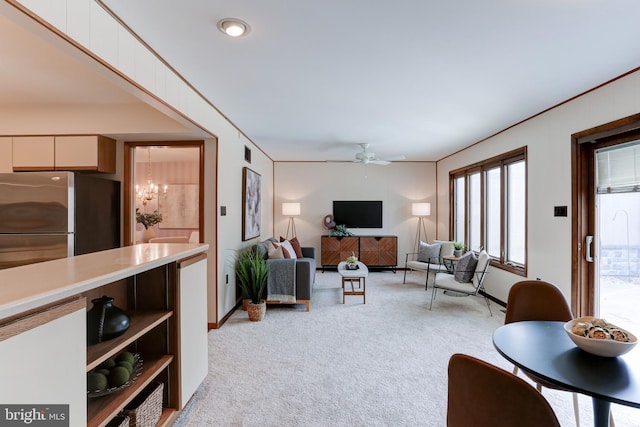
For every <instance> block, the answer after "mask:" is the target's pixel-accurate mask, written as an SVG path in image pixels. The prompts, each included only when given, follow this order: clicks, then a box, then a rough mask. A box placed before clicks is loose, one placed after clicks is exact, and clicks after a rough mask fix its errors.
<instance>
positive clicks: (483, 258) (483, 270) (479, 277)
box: [473, 250, 491, 288]
mask: <svg viewBox="0 0 640 427" xmlns="http://www.w3.org/2000/svg"><path fill="white" fill-rule="evenodd" d="M489 262H491V258H489V254H488V253H487V251H485V250H482V251H480V253H479V254H478V263H477V264H476V272H475V273H474V275H473V286H475V287H476V288H479V287H480V285H482V281H483V280H484V276H485V275H486V274H487V270H488V269H489Z"/></svg>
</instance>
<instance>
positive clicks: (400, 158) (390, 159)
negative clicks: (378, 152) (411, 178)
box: [380, 155, 407, 162]
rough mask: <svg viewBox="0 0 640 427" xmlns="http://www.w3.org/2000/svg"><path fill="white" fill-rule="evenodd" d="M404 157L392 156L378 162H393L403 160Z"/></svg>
mask: <svg viewBox="0 0 640 427" xmlns="http://www.w3.org/2000/svg"><path fill="white" fill-rule="evenodd" d="M406 158H407V157H406V156H403V155H400V156H393V157H385V158H384V159H380V160H387V161H389V162H395V161H396V160H404V159H406Z"/></svg>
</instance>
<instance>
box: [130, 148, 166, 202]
mask: <svg viewBox="0 0 640 427" xmlns="http://www.w3.org/2000/svg"><path fill="white" fill-rule="evenodd" d="M147 153H148V162H147V186H146V187H143V188H140V186H139V185H137V184H136V196H137V197H138V200H140V201H141V202H142V205H143V206H147V203H149V202H150V201H151V200H153V199H154V198H163V197H166V196H167V186H166V185H165V186H163V188H162V191H161V192H160V191H158V184H154V183H153V180H152V179H151V148H148V149H147Z"/></svg>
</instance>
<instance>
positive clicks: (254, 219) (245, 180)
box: [242, 167, 262, 241]
mask: <svg viewBox="0 0 640 427" xmlns="http://www.w3.org/2000/svg"><path fill="white" fill-rule="evenodd" d="M261 178H262V177H261V176H260V174H259V173H256V172H254V171H252V170H251V169H249V168H247V167H245V168H243V169H242V241H245V240H250V239H254V238H256V237H258V236H260V218H261V210H260V205H261V194H260V181H261Z"/></svg>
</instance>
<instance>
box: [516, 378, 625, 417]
mask: <svg viewBox="0 0 640 427" xmlns="http://www.w3.org/2000/svg"><path fill="white" fill-rule="evenodd" d="M516 369H517V368H516ZM536 389H537V390H538V392H540V393H542V386H541V385H540V384H538V383H536ZM571 394H572V397H573V415H574V416H575V417H576V427H580V408H579V407H578V393H573V392H572V393H571ZM610 420H611V421H610V422H609V425H610V426H611V427H613V424H612V422H613V415H610Z"/></svg>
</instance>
